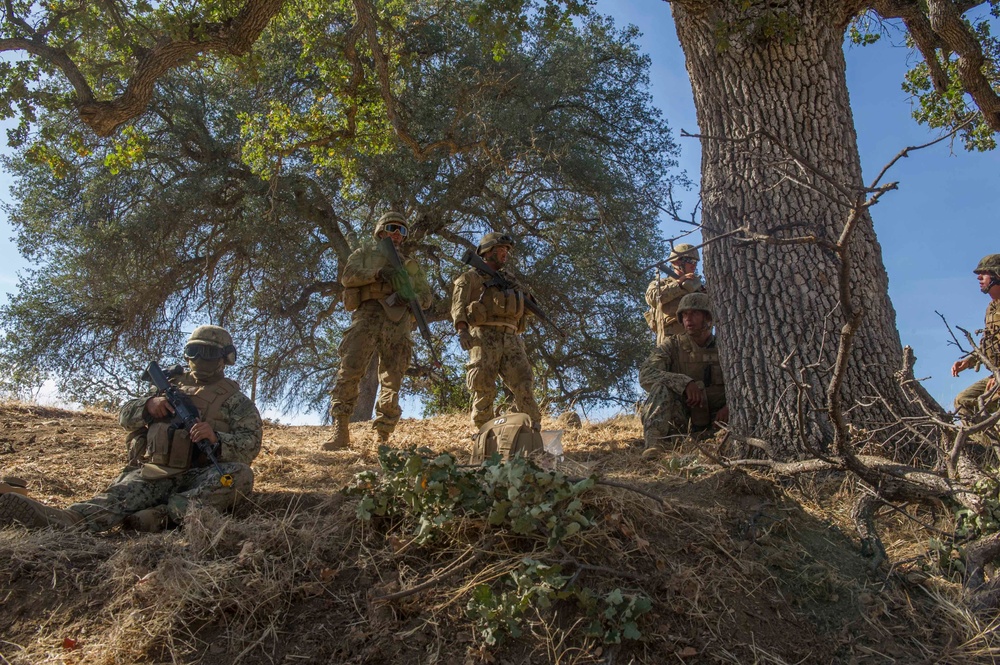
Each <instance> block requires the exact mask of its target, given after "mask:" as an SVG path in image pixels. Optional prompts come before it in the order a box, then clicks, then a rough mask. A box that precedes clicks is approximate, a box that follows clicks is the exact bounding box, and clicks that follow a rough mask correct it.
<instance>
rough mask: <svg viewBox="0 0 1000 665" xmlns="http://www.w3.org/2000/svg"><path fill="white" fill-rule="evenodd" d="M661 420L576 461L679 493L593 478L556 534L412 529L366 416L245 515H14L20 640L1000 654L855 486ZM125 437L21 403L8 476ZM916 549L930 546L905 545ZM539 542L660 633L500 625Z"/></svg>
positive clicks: (546, 656)
mask: <svg viewBox="0 0 1000 665" xmlns="http://www.w3.org/2000/svg"><path fill="white" fill-rule="evenodd" d="M546 425H547V426H549V425H551V423H546ZM466 431H467V425H466V421H465V418H464V417H462V418H460V417H457V416H456V417H449V418H437V419H432V420H407V421H403V422H402V423H401V425H400V427H399V429H398V430H397V434H396V436H395V438H394V441H393V444H394V445H396V446H398V447H406V446H428V447H430V448H432V449H434V450H435V451H438V452H441V451H449V452H452V453H454V454H456V455H458V456H460V457H461V458H462V459H464V458H465V457H466V456H467V454H468V452H467V448H468V446H467V444H466V443H465V442H464V441H463V440H462V435H463V434H464V433H466ZM640 434H641V432H640V428H639V426H638V423H637V422H636V421H635V420H634V419H631V418H619V419H615V420H612V421H607V422H603V423H595V424H585V425H584V427H583V428H582V429H580V430H571V431H568V432H567V434H566V436H565V437H564V441H563V443H564V446H565V448H566V453H567V462H566V468H567V469H568V471H567V472H568V473H570V474H574V475H587V474H589V473H597V474H599V475H600V476H601V477H602V478H606V479H609V480H613V481H616V482H620V483H625V484H628V485H631V486H634V487H635V488H637V489H641V490H642V491H643V492H645V493H649V494H654V495H656V496H660V497H662V498H663V502H662V504H661V503H658V502H656V501H654V500H652V499H650V498H648V497H647V496H645V495H644V494H641V493H638V492H633V491H629V490H627V489H621V488H618V487H609V486H598V487H596V488H594V489H593V490H590V491H589V492H588V494H587V495H586V500H585V503H586V505H587V509H588V510H589V511H591V513H592V514H594V515H595V516H596V518H597V519H596V522H597V523H596V525H595V527H594V528H593V529H592V530H591V531H588V532H586V533H585V534H582V535H581V538H580V539H579V540H577V541H574V543H573V544H572V546H571V547H570V546H567V549H566V550H565V551H562V552H561V553H558V554H553V553H552V552H546V551H543V549H540V548H539V547H538V544H537V542H535V541H532V540H530V539H525V538H516V537H513V536H512V535H511V534H506V533H500V532H497V531H496V530H495V529H494V530H492V531H491V528H490V527H489V525H487V524H485V523H484V522H483V521H482V520H480V521H478V522H476V521H475V520H470V521H468V522H467V523H464V524H463V525H461V528H459V529H457V530H456V531H455V532H454V533H453V534H452V535H451V536H449V539H448V540H447V541H446V542H439V543H436V544H434V545H421V546H416V545H413V544H407V543H405V542H403V541H405V540H407V539H408V535H407V534H406V532H405V524H401V523H399V522H398V521H396V522H392V521H391V520H388V521H387V520H383V521H381V522H373V523H368V522H362V521H360V520H359V519H358V518H357V517H356V515H355V509H356V503H357V500H356V499H354V498H347V497H345V496H343V495H342V494H341V493H340V492H339V489H340V488H341V487H343V486H345V485H346V484H348V483H349V482H350V481H351V479H352V478H353V476H354V474H355V473H357V472H359V471H362V470H365V469H373V468H377V464H376V463H375V462H376V460H375V455H374V451H373V449H372V448H371V446H370V444H368V443H361V441H366V440H367V439H368V437H369V434H368V432H367V431H366V430H365V429H364V427H363V426H360V425H359V426H356V428H355V429H353V430H352V435H353V437H354V439H355V441H356V442H358V443H357V446H356V447H355V448H353V449H351V450H348V451H343V452H336V453H327V452H323V451H321V450H320V445H319V444H320V442H321V441H322V440H323V439H324V438H325V437H326V436H327V430H326V429H325V428H322V427H288V426H280V425H269V426H268V427H267V428H266V430H265V433H264V449H263V452H262V453H261V455H260V457H259V458H258V460H257V463H256V464H255V469H256V472H257V477H258V481H257V485H256V489H257V492H256V493H255V496H254V498H253V505H252V506H247V507H246V508H243V509H241V510H239V511H238V512H237V514H236V515H234V516H220V515H217V514H215V513H213V512H211V511H195V512H193V513H192V514H191V515H189V518H188V521H187V522H186V524H185V527H184V528H182V529H178V530H175V531H172V532H168V533H164V534H152V535H150V534H134V533H123V532H117V531H116V532H112V533H110V534H105V535H100V536H92V535H89V534H79V533H66V532H58V531H50V530H42V531H35V532H29V531H25V530H23V529H7V530H3V531H0V585H2V586H0V588H2V590H3V591H2V595H0V599H2V605H0V657H2V658H0V662H6V663H12V664H13V663H138V662H141V663H159V662H177V663H194V662H199V663H206V664H215V663H219V664H222V663H226V664H228V663H288V664H292V663H480V662H483V663H547V662H559V663H606V662H608V663H609V662H618V663H629V662H635V663H676V662H685V663H885V662H907V663H925V662H926V663H930V662H936V663H969V662H993V660H992V656H991V653H993V652H992V651H991V648H990V644H991V638H990V632H989V631H988V630H987V629H986V627H983V626H979V625H977V623H976V620H975V619H973V618H970V617H968V616H963V615H962V614H961V613H960V612H959V611H957V610H955V609H954V606H953V605H952V604H951V603H950V602H949V601H948V598H950V597H953V596H954V594H955V593H956V592H955V590H954V587H953V585H951V584H949V583H947V582H945V581H942V580H939V579H935V578H931V577H928V576H926V575H922V574H916V568H915V567H914V566H910V567H903V568H900V569H898V571H897V573H894V574H892V575H890V576H888V577H886V575H885V574H884V572H882V573H872V572H871V571H869V570H868V566H867V564H868V562H867V561H866V560H864V559H863V558H861V557H860V555H859V554H858V553H857V551H856V548H855V546H854V544H853V543H852V541H851V540H850V538H848V537H847V536H845V535H844V534H843V533H842V531H841V529H840V528H838V526H837V525H836V521H837V513H836V510H835V509H834V508H833V507H831V508H830V510H829V512H824V511H823V510H821V509H819V508H818V506H817V505H816V504H814V503H812V502H810V501H797V500H796V498H795V497H798V498H799V499H801V496H800V495H798V494H795V497H793V496H791V495H790V494H789V493H788V492H786V491H785V490H784V489H783V488H782V487H781V485H779V484H776V483H775V482H773V481H772V480H770V479H769V478H767V477H765V476H758V475H753V474H748V473H744V472H742V471H735V470H724V469H719V468H715V467H712V466H711V465H709V464H707V462H705V461H704V460H703V459H700V458H699V457H698V455H696V454H693V453H691V452H687V453H685V454H682V453H680V452H678V453H671V454H664V455H659V456H643V455H642V454H641V452H642V451H641V448H640V445H639V444H640ZM122 441H123V433H122V431H121V430H120V429H119V428H118V426H117V422H116V420H115V418H114V417H112V416H110V415H107V414H102V413H90V412H88V413H75V412H68V411H61V410H56V409H49V408H42V407H32V406H25V405H19V404H6V405H0V475H16V476H21V477H23V478H25V479H26V480H28V481H29V483H30V488H31V491H32V495H33V496H34V497H36V498H38V499H41V500H43V501H46V502H49V503H52V504H54V505H60V506H62V505H66V504H68V503H69V502H72V501H78V500H84V499H86V498H88V497H89V496H92V495H93V494H95V493H97V492H99V491H100V490H102V489H103V488H104V487H105V486H106V485H107V484H108V483H109V482H110V481H112V480H113V479H114V478H115V476H116V475H117V473H118V471H119V469H120V467H121V466H122V464H123V462H124V449H123V443H122ZM709 445H711V444H709ZM693 450H694V451H695V452H697V451H696V449H693ZM832 505H833V504H831V506H832ZM483 542H488V543H490V549H489V550H488V551H479V552H477V551H475V550H476V545H477V543H478V544H481V543H483ZM906 548H911V549H914V548H916V549H919V548H918V546H917V544H916V543H904V542H897V543H896V544H895V550H896V552H897V553H898V552H901V551H903V550H905V549H906ZM527 556H532V557H536V558H540V559H543V560H549V561H552V562H555V561H556V559H559V558H560V557H562V559H561V561H562V562H563V563H565V562H567V561H573V562H574V565H576V566H577V571H578V572H577V575H578V576H579V575H581V574H582V577H580V579H581V581H585V582H586V583H587V584H588V585H589V586H591V587H592V588H593V589H594V590H595V591H597V592H600V593H606V592H610V591H612V590H614V589H621V590H622V591H624V592H625V593H640V592H641V593H643V594H645V595H646V596H648V597H649V598H651V599H652V609H651V610H650V611H649V612H648V613H646V614H644V615H643V616H641V617H640V618H639V620H638V626H639V630H640V631H641V634H642V637H641V639H640V640H637V641H626V642H625V643H623V644H621V645H615V644H606V643H605V644H602V643H600V641H599V640H597V639H594V638H592V637H588V636H587V635H586V634H585V633H586V631H585V626H584V622H582V621H581V620H580V619H579V617H578V616H577V615H576V614H574V611H573V609H572V608H571V607H569V606H567V605H565V604H560V603H557V604H555V605H554V606H553V607H551V608H548V609H544V608H530V612H529V615H530V617H529V620H528V621H527V622H526V624H525V631H524V633H523V634H522V635H521V636H520V637H517V638H513V639H507V640H506V641H504V642H503V643H502V644H500V645H498V646H489V645H486V644H484V643H483V641H482V636H481V634H480V633H477V632H476V631H474V630H473V625H472V623H471V621H470V620H469V618H468V617H467V616H466V611H465V608H466V605H467V603H468V602H469V599H470V597H471V594H472V592H473V589H474V587H475V586H476V585H479V584H490V585H492V586H494V587H495V588H499V587H500V586H502V584H503V580H504V579H505V578H506V576H507V575H509V573H510V572H511V571H512V570H515V569H516V568H517V566H518V565H519V563H520V561H521V560H522V559H523V558H524V557H527ZM470 557H471V558H474V561H475V563H474V565H468V561H469V560H470ZM463 562H464V563H463ZM581 562H582V563H581ZM460 563H462V565H464V566H466V567H464V568H463V567H462V566H461V565H459V564H460ZM451 566H455V567H456V568H457V570H456V572H454V573H453V574H451V575H442V571H447V570H449V567H451ZM436 577H440V578H441V579H440V580H439V581H437V582H436V583H432V584H430V585H429V586H428V588H427V589H426V590H424V591H422V592H419V593H414V594H410V595H407V596H404V597H402V598H400V599H398V600H395V601H392V602H377V601H375V600H374V598H375V597H377V596H384V595H388V594H390V593H393V592H398V591H400V590H407V589H412V588H413V587H416V586H417V585H418V584H421V583H425V582H427V581H428V580H432V579H434V578H436Z"/></svg>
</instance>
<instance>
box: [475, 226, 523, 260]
mask: <svg viewBox="0 0 1000 665" xmlns="http://www.w3.org/2000/svg"><path fill="white" fill-rule="evenodd" d="M500 245H507V246H508V247H513V246H514V239H513V238H511V237H510V236H509V235H507V234H506V233H497V232H496V231H493V232H490V233H487V234H486V235H484V236H483V239H482V240H480V241H479V246H478V247H476V254H478V255H479V256H484V255H485V254H486V252H488V251H490V250H491V249H493V248H494V247H498V246H500Z"/></svg>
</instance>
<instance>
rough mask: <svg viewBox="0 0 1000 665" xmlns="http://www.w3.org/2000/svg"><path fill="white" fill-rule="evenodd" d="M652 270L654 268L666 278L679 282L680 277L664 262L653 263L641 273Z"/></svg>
mask: <svg viewBox="0 0 1000 665" xmlns="http://www.w3.org/2000/svg"><path fill="white" fill-rule="evenodd" d="M653 268H656V269H657V270H659V271H660V272H662V273H666V275H667V277H673V278H674V279H676V280H678V281H680V278H681V276H680V275H678V274H677V271H676V270H674V267H673V266H672V265H670V264H669V263H667V262H666V261H660V262H658V263H654V264H653V265H651V266H649V267H648V268H646V269H645V270H643V272H647V271H649V270H652V269H653Z"/></svg>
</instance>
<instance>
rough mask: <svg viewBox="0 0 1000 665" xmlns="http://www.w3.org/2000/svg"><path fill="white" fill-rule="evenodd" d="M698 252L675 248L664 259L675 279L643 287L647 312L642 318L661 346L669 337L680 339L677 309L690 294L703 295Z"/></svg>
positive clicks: (689, 247) (688, 247)
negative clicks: (647, 306) (682, 299)
mask: <svg viewBox="0 0 1000 665" xmlns="http://www.w3.org/2000/svg"><path fill="white" fill-rule="evenodd" d="M698 260H699V258H698V250H697V249H695V248H694V245H688V244H687V243H681V244H680V245H676V246H675V247H674V248H673V250H672V251H671V252H670V256H669V257H667V261H668V262H669V263H670V265H671V266H673V269H674V272H675V273H676V274H677V276H676V277H672V276H667V277H662V278H661V277H657V278H656V279H654V280H653V281H652V282H650V283H649V286H648V287H646V304H647V305H649V310H648V311H646V313H645V314H643V316H644V317H645V319H646V324H647V325H648V326H649V328H650V330H652V331H653V332H654V333H656V343H657V344H663V342H664V340H666V339H667V337H668V336H669V335H683V334H684V326H683V325H682V324H681V322H680V320H678V318H677V305H678V304H679V303H680V300H681V298H683V297H684V296H685V295H687V294H689V293H704V292H705V283H704V282H703V281H702V279H701V277H700V276H699V275H698V273H697V272H696V271H697V270H698Z"/></svg>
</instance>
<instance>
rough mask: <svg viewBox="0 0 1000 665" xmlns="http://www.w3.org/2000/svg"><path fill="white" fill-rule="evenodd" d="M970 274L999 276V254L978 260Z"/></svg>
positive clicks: (988, 255)
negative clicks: (987, 273)
mask: <svg viewBox="0 0 1000 665" xmlns="http://www.w3.org/2000/svg"><path fill="white" fill-rule="evenodd" d="M972 272H974V273H976V274H977V275H978V274H979V273H983V272H991V273H993V274H994V275H997V276H1000V254H987V255H986V256H984V257H983V258H981V259H980V260H979V265H977V266H976V269H975V270H973V271H972Z"/></svg>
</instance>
